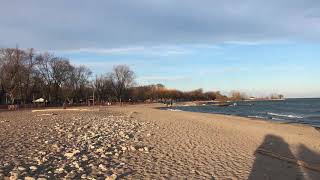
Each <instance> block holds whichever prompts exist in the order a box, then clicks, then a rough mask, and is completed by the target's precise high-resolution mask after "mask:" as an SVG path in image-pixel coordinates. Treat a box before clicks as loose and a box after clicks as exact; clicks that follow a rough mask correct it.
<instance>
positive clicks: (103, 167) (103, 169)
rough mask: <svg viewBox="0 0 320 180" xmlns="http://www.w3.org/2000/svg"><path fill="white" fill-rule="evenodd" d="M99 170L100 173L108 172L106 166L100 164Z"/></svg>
mask: <svg viewBox="0 0 320 180" xmlns="http://www.w3.org/2000/svg"><path fill="white" fill-rule="evenodd" d="M99 169H100V170H101V171H103V172H105V171H107V170H108V169H107V168H106V166H105V165H103V164H100V165H99Z"/></svg>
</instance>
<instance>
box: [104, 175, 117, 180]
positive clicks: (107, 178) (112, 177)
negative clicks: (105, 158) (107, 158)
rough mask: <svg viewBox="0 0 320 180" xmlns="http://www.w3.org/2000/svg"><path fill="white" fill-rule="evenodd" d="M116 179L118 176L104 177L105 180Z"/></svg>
mask: <svg viewBox="0 0 320 180" xmlns="http://www.w3.org/2000/svg"><path fill="white" fill-rule="evenodd" d="M117 177H118V176H117V175H116V174H112V175H111V176H108V177H106V178H105V180H116V179H117Z"/></svg>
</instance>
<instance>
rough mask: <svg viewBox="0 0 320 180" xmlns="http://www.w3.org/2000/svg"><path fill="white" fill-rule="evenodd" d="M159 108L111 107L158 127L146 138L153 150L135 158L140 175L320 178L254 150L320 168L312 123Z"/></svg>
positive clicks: (319, 136) (319, 137)
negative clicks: (275, 121)
mask: <svg viewBox="0 0 320 180" xmlns="http://www.w3.org/2000/svg"><path fill="white" fill-rule="evenodd" d="M159 106H161V105H139V106H127V107H121V108H112V110H115V111H122V112H125V113H133V112H134V113H133V116H134V117H135V118H137V119H139V120H141V121H144V122H151V123H155V124H156V125H157V126H156V127H158V128H156V129H153V130H152V136H151V137H150V138H149V139H147V140H148V142H147V143H148V144H149V145H150V146H151V147H154V148H153V150H152V153H151V154H150V155H149V156H147V157H144V158H141V157H138V158H136V159H134V161H133V162H132V165H133V166H134V167H135V168H134V170H135V175H136V177H145V178H159V177H165V178H177V179H179V178H186V177H187V178H197V179H198V178H199V179H209V178H214V179H320V172H317V171H312V170H309V169H307V168H303V167H301V166H298V165H295V164H292V163H288V162H286V161H283V160H279V159H277V158H273V157H270V156H266V155H262V154H259V153H255V152H256V150H257V149H259V148H262V149H265V150H268V151H271V152H273V153H276V154H279V155H281V156H283V157H286V158H290V159H295V160H299V161H303V162H305V163H307V164H308V165H311V166H312V167H317V168H319V167H320V131H318V130H316V129H315V128H313V127H310V126H304V125H293V124H280V123H274V122H270V121H262V120H257V119H249V118H242V117H234V116H225V115H214V114H205V113H193V112H178V111H165V110H159V109H156V107H159Z"/></svg>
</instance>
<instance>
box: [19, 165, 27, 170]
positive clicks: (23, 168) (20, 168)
mask: <svg viewBox="0 0 320 180" xmlns="http://www.w3.org/2000/svg"><path fill="white" fill-rule="evenodd" d="M18 170H19V171H26V168H25V167H22V166H19V167H18Z"/></svg>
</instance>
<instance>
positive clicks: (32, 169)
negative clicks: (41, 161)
mask: <svg viewBox="0 0 320 180" xmlns="http://www.w3.org/2000/svg"><path fill="white" fill-rule="evenodd" d="M29 169H30V170H31V171H36V170H37V169H38V168H37V167H36V166H30V167H29Z"/></svg>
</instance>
